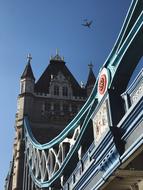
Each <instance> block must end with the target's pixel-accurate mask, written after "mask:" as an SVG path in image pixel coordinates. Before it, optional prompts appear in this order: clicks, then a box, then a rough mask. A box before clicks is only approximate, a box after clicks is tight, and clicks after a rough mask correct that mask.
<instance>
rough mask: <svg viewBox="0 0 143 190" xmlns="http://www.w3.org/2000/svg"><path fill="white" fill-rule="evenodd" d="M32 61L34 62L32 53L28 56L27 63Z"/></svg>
mask: <svg viewBox="0 0 143 190" xmlns="http://www.w3.org/2000/svg"><path fill="white" fill-rule="evenodd" d="M31 60H32V56H31V53H28V55H27V63H29V64H30V63H31Z"/></svg>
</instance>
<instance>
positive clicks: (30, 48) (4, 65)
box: [0, 0, 131, 189]
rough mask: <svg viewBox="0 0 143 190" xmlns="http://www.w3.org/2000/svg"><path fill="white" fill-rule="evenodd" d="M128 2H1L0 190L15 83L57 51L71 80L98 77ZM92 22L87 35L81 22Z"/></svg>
mask: <svg viewBox="0 0 143 190" xmlns="http://www.w3.org/2000/svg"><path fill="white" fill-rule="evenodd" d="M130 3H131V0H116V1H115V0H109V1H107V0H104V1H101V0H70V1H69V0H0V66H1V67H0V82H1V93H0V106H1V111H0V127H1V130H0V131H1V132H0V152H1V155H0V189H3V186H4V178H5V177H6V174H7V172H8V168H9V162H10V160H11V159H12V147H13V138H14V125H15V112H16V105H17V96H18V93H19V80H20V76H21V74H22V72H23V69H24V67H25V65H26V55H27V54H28V53H31V54H32V57H33V60H32V68H33V71H34V74H35V77H36V79H38V78H39V77H40V74H42V72H43V71H44V69H45V68H46V67H47V65H48V63H49V58H50V56H51V55H55V51H56V48H58V49H59V51H60V54H61V56H64V57H65V61H66V64H67V67H68V68H69V69H70V71H71V72H72V73H73V74H74V76H75V77H76V79H77V80H78V81H79V82H80V81H83V82H84V83H85V82H86V80H87V75H88V66H87V65H88V64H89V63H90V62H91V61H92V63H93V64H94V72H95V74H96V75H97V73H98V71H99V68H100V66H101V65H102V64H103V63H104V61H105V59H106V57H107V56H108V54H109V53H110V51H111V49H112V47H113V45H114V42H115V40H116V38H117V35H118V33H119V30H120V28H121V25H122V23H123V20H124V17H125V15H126V12H127V9H128V7H129V5H130ZM86 18H87V19H89V20H93V24H92V27H91V29H88V28H85V27H83V26H82V25H81V24H82V22H83V19H86Z"/></svg>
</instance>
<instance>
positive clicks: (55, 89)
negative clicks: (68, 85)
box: [54, 85, 59, 96]
mask: <svg viewBox="0 0 143 190" xmlns="http://www.w3.org/2000/svg"><path fill="white" fill-rule="evenodd" d="M54 95H57V96H58V95H59V86H57V85H55V86H54Z"/></svg>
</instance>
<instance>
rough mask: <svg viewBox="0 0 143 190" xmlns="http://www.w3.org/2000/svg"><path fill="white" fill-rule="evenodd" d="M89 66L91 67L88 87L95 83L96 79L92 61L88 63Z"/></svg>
mask: <svg viewBox="0 0 143 190" xmlns="http://www.w3.org/2000/svg"><path fill="white" fill-rule="evenodd" d="M88 67H89V74H88V79H87V83H86V87H87V86H89V85H94V83H95V81H96V78H95V75H94V73H93V70H92V68H93V64H92V62H91V63H90V64H88Z"/></svg>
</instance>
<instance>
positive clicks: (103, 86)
mask: <svg viewBox="0 0 143 190" xmlns="http://www.w3.org/2000/svg"><path fill="white" fill-rule="evenodd" d="M108 81H109V73H108V71H107V69H106V68H103V70H102V71H101V73H100V76H99V80H98V94H99V96H100V98H101V97H102V96H103V95H104V94H105V92H106V90H107V87H108Z"/></svg>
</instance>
